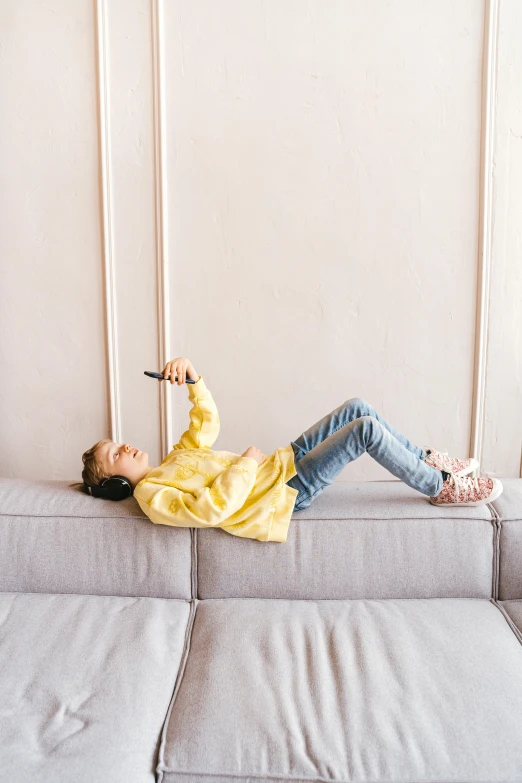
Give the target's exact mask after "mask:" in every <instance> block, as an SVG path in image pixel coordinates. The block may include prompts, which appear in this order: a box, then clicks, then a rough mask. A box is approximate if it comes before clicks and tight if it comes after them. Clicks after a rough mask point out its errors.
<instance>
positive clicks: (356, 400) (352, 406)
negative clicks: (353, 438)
mask: <svg viewBox="0 0 522 783" xmlns="http://www.w3.org/2000/svg"><path fill="white" fill-rule="evenodd" d="M361 416H373V417H374V418H375V419H377V421H378V422H380V423H381V424H382V426H383V427H385V429H387V430H388V432H390V433H391V434H392V435H393V436H394V438H396V439H397V440H398V441H399V443H402V445H403V446H404V447H405V448H407V449H408V451H411V452H412V453H413V454H415V455H416V456H417V458H418V459H422V460H423V459H424V458H425V457H426V452H425V451H424V449H422V448H420V446H416V445H415V444H414V443H412V442H411V441H409V440H408V438H406V437H405V436H404V435H402V433H400V432H399V431H398V430H396V429H394V428H393V427H392V426H391V424H388V422H387V421H386V420H385V419H384V418H383V417H382V416H381V415H380V414H378V413H377V411H376V410H375V408H373V407H372V406H371V405H370V403H368V402H366V400H363V399H361V397H352V398H351V399H349V400H346V402H343V404H342V405H339V407H338V408H336V409H335V410H333V411H332V412H331V413H327V414H326V416H323V418H322V419H320V420H319V421H318V422H316V423H315V424H313V425H312V426H311V427H310V429H308V430H306V432H303V434H302V435H300V436H299V437H298V438H297V440H294V441H291V444H292V448H293V450H294V453H295V454H296V459H301V458H302V457H303V456H304V454H307V453H308V452H309V451H311V450H312V449H313V448H315V447H316V446H318V445H319V444H320V443H322V442H323V441H324V440H325V439H326V438H329V437H330V436H331V435H333V434H334V433H335V432H337V431H338V430H339V429H340V428H341V427H344V426H345V425H346V424H349V423H350V422H351V421H354V420H355V419H358V418H360V417H361Z"/></svg>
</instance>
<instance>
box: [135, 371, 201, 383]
mask: <svg viewBox="0 0 522 783" xmlns="http://www.w3.org/2000/svg"><path fill="white" fill-rule="evenodd" d="M144 373H145V375H148V376H149V378H159V380H160V381H168V380H169V379H170V375H167V377H166V378H164V377H163V375H162V374H161V373H160V372H152V371H151V370H144ZM177 382H178V376H177V375H176V383H177ZM186 383H196V381H191V380H190V378H187V380H186Z"/></svg>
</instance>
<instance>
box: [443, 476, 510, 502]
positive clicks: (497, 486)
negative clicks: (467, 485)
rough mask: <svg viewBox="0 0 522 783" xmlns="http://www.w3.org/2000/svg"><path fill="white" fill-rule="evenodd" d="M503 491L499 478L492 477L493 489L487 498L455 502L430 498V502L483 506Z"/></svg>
mask: <svg viewBox="0 0 522 783" xmlns="http://www.w3.org/2000/svg"><path fill="white" fill-rule="evenodd" d="M456 475H457V474H456ZM503 491H504V487H503V485H502V482H501V481H500V479H496V478H494V479H493V489H492V490H491V493H490V495H488V497H487V498H482V500H469V501H466V500H459V501H458V502H457V503H436V502H435V500H433V498H430V503H431V504H432V505H433V506H443V507H444V508H446V507H447V506H485V505H486V504H487V503H491V502H492V501H493V500H496V499H497V498H498V497H500V495H501V494H502V493H503Z"/></svg>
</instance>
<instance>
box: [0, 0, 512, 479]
mask: <svg viewBox="0 0 522 783" xmlns="http://www.w3.org/2000/svg"><path fill="white" fill-rule="evenodd" d="M496 6H497V4H496V3H495V5H494V6H493V8H495V7H496ZM488 10H489V4H488V3H483V2H478V0H430V2H423V3H419V2H418V0H395V2H393V1H390V2H384V0H327V1H326V2H325V0H321V1H319V0H316V1H315V2H312V0H310V1H309V2H302V0H299V2H298V0H265V1H264V2H263V1H262V0H249V2H244V0H220V2H219V3H215V2H212V1H211V0H206V1H203V0H202V1H201V2H199V3H191V2H188V0H183V1H181V0H179V1H178V0H162V1H161V2H160V3H159V6H157V5H156V4H155V2H152V0H151V1H150V2H149V1H148V0H147V1H146V0H132V2H131V1H130V0H111V1H110V2H107V0H105V2H101V1H100V2H99V3H98V4H96V3H95V2H92V0H74V2H71V0H55V2H53V4H52V7H51V6H50V5H47V4H45V3H35V2H28V0H2V2H1V3H0V65H1V75H0V78H1V87H2V96H3V108H4V111H3V112H2V121H1V125H0V128H1V132H2V144H1V147H0V149H1V163H2V172H3V196H4V198H3V209H2V215H3V230H2V232H1V234H0V243H1V245H0V246H1V251H2V252H1V259H2V260H1V267H0V268H1V273H2V276H1V293H2V305H3V307H2V308H1V321H0V334H1V373H2V382H1V389H0V405H1V420H2V440H3V448H2V450H1V452H0V460H1V464H0V474H1V475H4V476H20V477H29V476H30V477H34V478H54V479H62V478H66V479H71V480H73V479H79V478H80V473H81V454H82V452H83V451H85V449H87V448H88V447H89V446H91V445H92V444H93V443H94V442H95V441H97V440H99V439H100V438H103V437H112V438H113V439H114V440H117V441H121V440H125V441H129V442H130V443H132V444H133V445H136V446H138V447H140V448H143V449H145V450H146V451H148V452H149V459H150V463H151V465H154V464H158V463H159V461H160V460H161V459H162V457H163V456H164V453H165V448H166V447H168V448H170V445H171V444H172V443H174V442H175V441H176V440H177V439H178V438H179V435H180V434H181V432H183V430H184V429H185V428H186V426H187V424H188V410H189V405H188V401H187V390H186V388H183V387H182V388H181V389H178V388H177V387H171V386H170V385H169V386H167V385H166V384H161V385H160V384H158V383H157V382H156V381H152V380H151V379H149V378H147V377H146V376H145V375H143V371H144V370H145V369H159V370H161V369H162V368H163V365H164V363H165V361H166V360H167V359H170V358H175V357H176V356H179V355H184V356H188V357H189V358H190V359H191V360H192V361H193V363H194V365H195V367H196V369H197V371H198V372H199V373H200V374H201V375H203V376H204V378H205V381H206V383H207V385H208V387H209V388H210V389H211V391H212V393H213V396H214V398H215V400H216V402H217V405H218V408H219V411H220V418H221V432H220V435H219V438H218V440H217V441H216V443H215V445H214V448H216V449H220V448H222V449H229V450H232V451H235V452H237V453H241V452H242V451H244V450H245V449H246V448H247V447H248V446H249V445H256V446H258V447H259V448H260V449H261V450H262V451H264V452H265V453H269V452H271V451H273V450H274V449H275V448H276V447H277V446H280V445H284V444H286V443H288V442H289V441H290V440H292V439H295V438H296V437H298V435H299V434H300V433H301V432H302V431H303V430H304V429H306V428H307V427H309V426H311V425H312V424H313V423H314V422H315V421H317V420H318V419H319V418H321V417H322V416H324V415H325V414H326V413H327V412H329V411H330V410H332V409H333V408H335V407H337V406H338V405H339V404H341V402H343V401H344V400H346V399H348V398H349V397H353V396H359V397H364V398H365V399H367V400H368V401H369V402H371V404H372V405H374V406H375V408H377V410H378V411H379V412H380V413H381V414H382V415H383V416H385V417H386V418H387V419H388V421H390V423H392V424H393V426H395V427H396V428H398V429H399V430H401V431H402V432H403V433H404V434H405V435H407V436H408V437H409V438H410V439H411V440H413V441H414V442H416V443H417V444H418V445H421V446H423V447H429V446H432V447H435V448H445V449H448V451H449V452H450V454H453V455H458V456H467V455H468V454H470V453H471V452H472V451H474V449H473V438H472V434H473V428H474V427H476V426H477V421H478V418H480V415H481V410H482V408H481V403H482V399H483V402H484V440H483V444H481V446H480V448H479V452H480V453H476V454H475V456H478V457H479V458H480V459H481V471H480V475H491V476H506V477H507V476H518V475H520V457H521V444H522V405H521V402H522V383H521V381H522V367H521V355H522V354H521V342H522V316H521V312H522V308H521V304H522V271H521V265H520V250H521V226H520V220H519V215H520V208H521V205H522V186H521V184H520V183H521V174H522V152H521V150H522V146H521V145H522V116H521V96H520V89H519V85H520V83H521V78H522V56H521V54H520V47H518V45H517V43H518V40H519V38H520V31H521V29H522V9H521V7H520V5H519V4H518V0H498V34H497V35H496V36H495V37H494V39H493V44H492V46H490V47H489V49H488V46H487V39H486V40H485V39H484V30H485V19H487V18H488ZM157 12H159V15H157ZM158 30H159V34H160V38H159V42H157V41H156V39H155V35H156V32H157V31H158ZM99 42H101V43H102V46H101V48H100V47H99V46H98V43H99ZM104 42H105V45H106V55H107V59H106V61H105V60H104V48H103V44H104ZM156 43H159V49H158V48H157V47H156ZM488 54H489V56H490V57H491V56H492V55H494V63H495V69H494V77H495V78H494V85H493V86H494V95H493V98H494V101H493V112H492V115H494V116H492V115H489V116H490V117H491V118H492V119H494V123H493V136H492V139H491V141H492V147H491V150H492V155H491V158H490V160H489V163H490V164H491V166H492V173H491V177H490V181H489V185H490V186H491V194H492V198H491V202H490V203H489V204H487V203H486V214H485V216H484V215H483V214H481V194H484V187H485V186H484V183H483V182H481V171H485V172H486V175H487V172H488V166H487V163H488V161H487V160H485V157H484V149H483V147H481V132H483V131H484V127H485V117H486V118H487V116H488V115H487V112H486V113H485V112H484V111H483V108H484V106H485V98H486V96H487V91H486V83H485V81H484V79H483V63H484V58H486V59H487V56H488ZM158 98H159V102H158ZM104 99H106V103H105V102H104ZM104 107H105V108H106V113H105V111H104ZM161 123H163V126H162V125H161ZM162 131H163V132H162ZM482 138H483V137H482ZM161 142H163V144H162V143H161ZM487 184H488V180H487V178H486V185H487ZM486 218H487V219H489V221H490V222H491V225H492V233H491V243H490V246H488V247H486V248H485V253H484V255H485V268H486V270H489V272H490V285H489V293H488V296H487V302H486V304H487V308H486V310H487V330H486V333H485V337H484V339H483V340H481V337H480V334H479V333H478V331H477V315H478V314H480V307H481V299H480V292H478V291H477V287H478V282H479V271H480V270H481V268H482V267H481V263H482V256H481V245H480V237H481V226H482V223H483V221H484V220H485V219H486ZM163 264H165V272H166V275H167V276H166V278H165V280H164V282H165V284H166V286H167V290H166V302H165V306H163V304H164V303H163V299H162V282H163V278H162V270H163ZM482 304H484V303H482ZM477 308H478V309H477ZM163 330H164V332H165V333H163ZM476 351H477V353H478V356H479V357H480V358H481V359H482V360H483V362H484V364H483V366H484V371H483V381H484V389H483V397H482V395H481V392H480V388H479V387H478V384H477V369H476V365H475V362H476V360H477V356H476ZM477 366H478V365H477ZM477 406H478V407H477ZM389 478H392V476H391V474H389V473H388V472H387V471H386V470H384V469H383V468H382V467H381V466H380V465H378V464H377V463H375V462H374V461H373V460H372V459H371V458H370V457H369V456H368V455H363V457H361V458H360V459H359V460H357V461H355V462H353V463H351V464H349V465H348V466H347V467H346V468H345V469H344V470H343V471H342V473H341V474H340V475H339V477H338V480H341V481H343V480H344V481H352V480H382V479H389Z"/></svg>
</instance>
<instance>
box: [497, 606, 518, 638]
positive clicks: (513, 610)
mask: <svg viewBox="0 0 522 783" xmlns="http://www.w3.org/2000/svg"><path fill="white" fill-rule="evenodd" d="M498 605H499V606H500V609H501V610H502V611H504V612H505V613H506V615H507V618H508V622H509V623H510V624H511V625H512V627H513V630H514V632H515V633H516V635H517V636H518V637H519V639H520V642H521V643H522V599H520V598H518V599H515V600H512V601H498Z"/></svg>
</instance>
